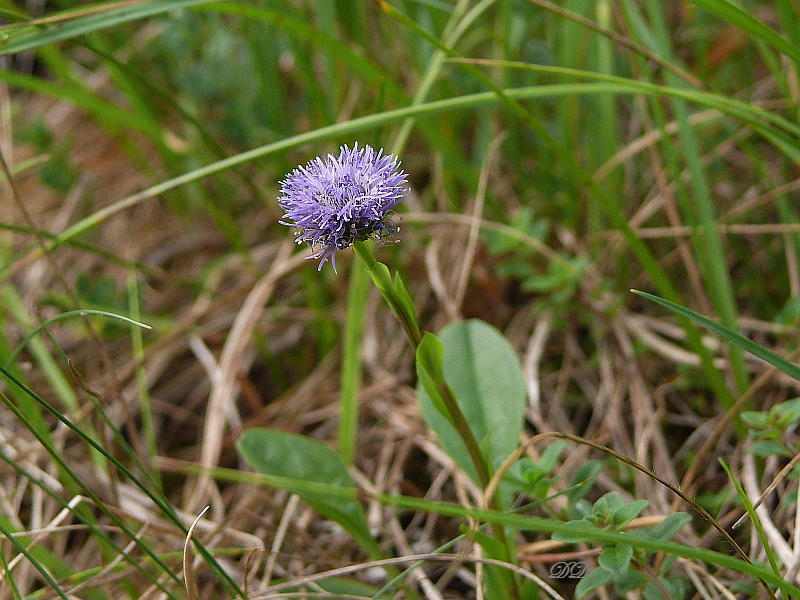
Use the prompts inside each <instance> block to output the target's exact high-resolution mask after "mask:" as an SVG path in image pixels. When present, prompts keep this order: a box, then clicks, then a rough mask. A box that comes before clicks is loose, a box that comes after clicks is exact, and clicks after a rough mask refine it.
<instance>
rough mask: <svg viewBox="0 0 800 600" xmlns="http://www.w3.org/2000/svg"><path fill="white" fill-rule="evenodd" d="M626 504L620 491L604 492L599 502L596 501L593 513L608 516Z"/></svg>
mask: <svg viewBox="0 0 800 600" xmlns="http://www.w3.org/2000/svg"><path fill="white" fill-rule="evenodd" d="M624 504H625V501H624V500H623V499H622V496H620V495H619V492H608V493H607V494H603V495H602V496H601V497H600V498H599V499H598V500H597V502H595V503H594V507H593V508H592V513H593V514H594V515H595V516H598V517H603V518H608V517H610V516H611V514H612V513H613V512H614V511H615V510H617V509H618V508H621V507H622V506H623V505H624Z"/></svg>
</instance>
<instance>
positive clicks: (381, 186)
mask: <svg viewBox="0 0 800 600" xmlns="http://www.w3.org/2000/svg"><path fill="white" fill-rule="evenodd" d="M399 167H400V162H399V161H398V160H397V158H395V157H394V156H392V155H391V154H387V155H385V156H384V155H383V150H378V152H375V150H373V149H372V148H370V147H369V146H365V147H364V148H359V147H358V143H356V144H354V145H353V149H352V150H351V149H350V148H348V147H347V146H342V147H341V149H340V152H339V156H338V157H336V156H334V155H333V154H329V155H328V156H327V157H325V158H321V157H317V158H315V159H314V160H312V161H311V162H309V163H308V164H307V165H306V166H304V167H297V168H296V169H295V170H294V171H292V172H291V173H290V174H289V175H287V177H286V179H284V180H283V181H282V182H281V195H280V196H279V197H278V202H279V203H280V205H281V208H282V209H283V210H284V212H285V214H284V215H283V219H282V220H281V221H280V223H281V224H283V225H289V226H290V227H296V228H298V229H299V233H298V235H297V238H296V240H295V241H296V242H297V243H298V244H301V243H303V242H305V243H307V244H308V245H309V246H310V247H311V248H313V249H314V250H315V253H314V254H313V255H312V256H310V257H309V258H321V259H322V260H321V261H320V263H319V269H318V270H322V265H324V264H325V262H326V261H327V260H329V259H330V261H331V264H332V265H333V270H334V272H335V271H336V251H337V250H344V249H345V248H348V247H350V246H352V245H353V244H355V243H356V242H357V241H360V240H366V239H368V238H377V239H379V240H383V239H385V238H388V237H391V236H392V234H393V233H394V231H395V230H394V226H393V225H392V219H391V210H392V209H393V208H394V207H395V206H397V204H398V203H399V202H401V201H402V200H403V199H404V198H405V197H406V196H407V195H408V191H407V190H406V189H405V187H404V186H405V184H406V183H407V175H406V174H405V173H404V172H403V171H401V170H400V169H399Z"/></svg>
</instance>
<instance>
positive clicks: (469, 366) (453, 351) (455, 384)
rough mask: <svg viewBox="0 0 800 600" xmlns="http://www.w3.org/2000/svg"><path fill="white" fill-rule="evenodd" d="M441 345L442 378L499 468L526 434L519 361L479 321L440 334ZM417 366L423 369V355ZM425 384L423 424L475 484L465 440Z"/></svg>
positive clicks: (488, 459) (486, 453) (422, 387)
mask: <svg viewBox="0 0 800 600" xmlns="http://www.w3.org/2000/svg"><path fill="white" fill-rule="evenodd" d="M425 337H428V334H426V336H425ZM424 343H425V340H423V344H424ZM441 343H442V349H443V352H444V361H443V370H444V378H445V380H446V381H447V383H448V384H449V385H450V387H451V388H452V390H453V392H454V395H455V397H456V399H457V401H458V404H459V406H460V407H461V410H462V412H463V413H464V417H465V418H466V420H467V423H468V424H469V426H470V428H471V429H472V431H473V433H474V434H475V438H476V439H477V441H478V444H479V445H480V447H481V450H482V452H483V453H484V456H485V458H486V462H487V463H488V464H489V465H492V466H496V465H498V464H499V463H500V462H501V461H502V460H504V459H505V458H506V457H507V456H508V455H509V454H511V453H512V452H513V451H514V450H515V449H516V447H517V444H518V440H519V435H520V432H521V431H522V426H523V420H524V415H525V407H526V395H527V394H526V388H525V380H524V377H523V374H522V367H521V365H520V362H519V358H518V357H517V354H516V353H515V352H514V349H513V348H512V347H511V345H510V344H509V343H508V341H507V340H506V339H505V338H504V337H503V335H502V334H501V333H500V332H499V331H497V330H496V329H495V328H494V327H492V326H491V325H488V324H487V323H484V322H483V321H479V320H477V319H472V320H469V321H465V322H459V323H454V324H452V325H450V326H448V327H447V328H445V329H444V331H442V334H441ZM423 344H420V348H422V345H423ZM417 364H418V365H420V364H422V361H421V360H420V349H418V350H417ZM423 366H424V365H423ZM421 384H422V385H418V386H417V393H418V395H419V400H420V405H421V407H422V414H423V416H424V418H425V422H426V423H427V424H428V426H429V427H430V428H431V429H432V430H433V431H434V432H435V433H436V435H437V437H438V438H439V441H440V442H441V444H442V447H443V448H444V449H445V451H447V453H448V454H449V455H450V456H451V457H453V459H454V460H455V461H456V463H458V465H459V466H460V467H461V468H462V469H464V470H465V471H466V472H467V473H469V474H470V476H471V477H472V478H473V479H475V480H476V481H477V476H476V473H475V469H474V468H473V466H472V462H471V461H470V458H469V453H468V452H467V449H466V447H465V446H464V444H463V442H462V441H461V437H460V436H459V435H458V433H457V432H456V430H455V428H454V427H453V426H452V425H451V423H450V422H449V421H448V420H447V419H446V418H444V417H443V416H442V411H441V410H440V409H438V408H437V406H436V403H435V400H434V399H433V398H432V396H431V394H430V393H429V389H428V387H427V386H426V385H425V382H424V381H421Z"/></svg>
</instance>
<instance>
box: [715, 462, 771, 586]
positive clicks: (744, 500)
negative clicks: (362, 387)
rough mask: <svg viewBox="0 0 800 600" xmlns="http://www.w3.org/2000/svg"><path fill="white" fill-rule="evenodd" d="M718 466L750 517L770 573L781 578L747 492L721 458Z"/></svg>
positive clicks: (762, 527)
mask: <svg viewBox="0 0 800 600" xmlns="http://www.w3.org/2000/svg"><path fill="white" fill-rule="evenodd" d="M719 464H721V465H722V468H723V469H724V470H725V473H727V475H728V479H730V480H731V483H733V485H734V487H735V488H736V493H737V494H739V498H740V499H741V501H742V504H744V508H745V510H746V511H747V514H748V515H750V520H751V521H752V523H753V526H754V527H755V528H756V532H757V533H758V538H759V539H760V540H761V545H762V547H763V548H764V552H765V553H766V555H767V560H768V561H769V566H770V568H771V569H772V572H773V573H775V575H777V576H778V577H780V576H781V570H780V568H778V561H777V560H776V558H775V552H773V550H772V547H771V546H770V543H769V539H768V538H767V535H766V534H765V533H764V526H763V525H762V524H761V519H759V517H758V514H757V513H756V509H755V508H754V507H753V503H752V502H750V498H749V497H748V496H747V492H745V491H744V488H743V487H742V484H741V483H739V480H738V479H736V478H735V477H734V476H733V471H731V468H730V465H728V463H727V462H725V460H723V459H722V458H720V459H719Z"/></svg>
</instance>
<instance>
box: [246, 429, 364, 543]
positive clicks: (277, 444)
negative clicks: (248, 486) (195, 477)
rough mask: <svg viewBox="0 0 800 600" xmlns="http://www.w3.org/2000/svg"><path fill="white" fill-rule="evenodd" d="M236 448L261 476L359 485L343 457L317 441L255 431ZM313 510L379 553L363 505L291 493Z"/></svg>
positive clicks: (304, 492)
mask: <svg viewBox="0 0 800 600" xmlns="http://www.w3.org/2000/svg"><path fill="white" fill-rule="evenodd" d="M236 447H237V448H238V449H239V452H240V453H241V455H242V456H243V457H244V459H245V460H246V461H247V462H248V463H249V464H250V465H251V466H252V467H253V468H254V469H255V470H256V471H258V472H259V473H264V474H265V475H275V476H278V477H284V478H288V479H297V480H301V481H303V482H314V483H322V484H326V485H328V486H331V485H334V486H339V487H342V488H351V489H353V490H355V489H356V488H355V484H354V483H353V479H352V478H351V477H350V473H348V471H347V465H345V463H344V460H342V457H341V456H339V455H338V454H336V452H334V451H333V450H331V449H330V448H328V446H326V445H325V444H323V443H322V442H318V441H317V440H314V439H311V438H308V437H305V436H302V435H296V434H293V433H286V432H285V431H277V430H275V429H265V428H262V427H254V428H252V429H248V430H246V431H244V432H243V433H242V436H241V437H240V438H239V440H238V441H237V442H236ZM286 489H287V490H288V491H290V492H293V493H296V494H297V495H298V496H300V498H301V499H302V500H303V501H304V502H305V503H306V504H308V505H309V506H310V507H311V508H313V509H314V510H316V511H317V512H319V513H320V514H322V515H324V516H326V517H328V518H329V519H331V520H332V521H336V522H337V523H338V524H339V525H341V526H342V527H344V528H345V529H346V530H347V532H348V533H350V535H352V536H353V539H355V540H356V541H357V542H358V543H359V544H361V545H362V546H363V547H364V548H365V549H366V550H367V551H368V552H370V553H372V551H373V550H375V549H376V544H375V541H374V539H373V537H372V535H371V534H370V531H369V526H368V525H367V519H366V517H365V516H364V511H363V509H362V508H361V505H360V504H359V503H358V502H357V501H356V500H355V499H354V498H348V497H346V496H336V495H333V494H329V493H326V490H325V489H321V490H320V492H319V493H315V492H313V491H311V492H310V491H308V487H307V486H302V489H289V487H288V486H287V488H286Z"/></svg>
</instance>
